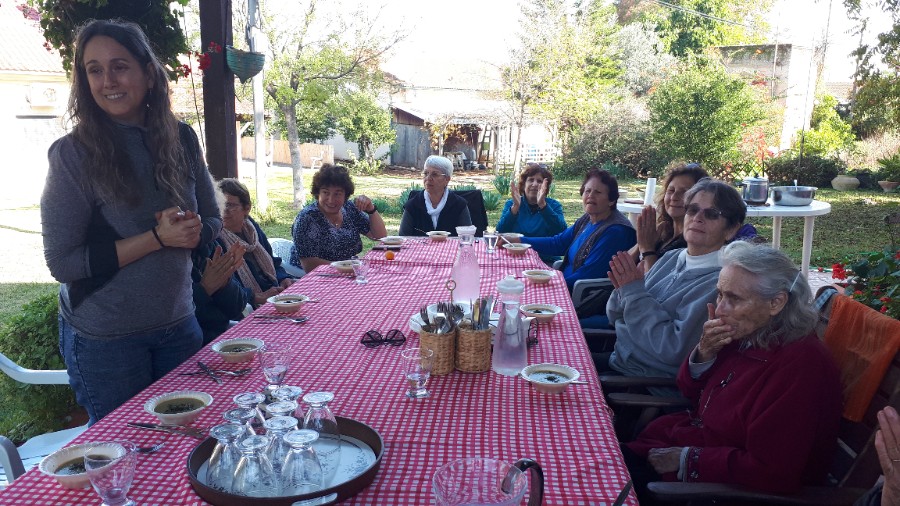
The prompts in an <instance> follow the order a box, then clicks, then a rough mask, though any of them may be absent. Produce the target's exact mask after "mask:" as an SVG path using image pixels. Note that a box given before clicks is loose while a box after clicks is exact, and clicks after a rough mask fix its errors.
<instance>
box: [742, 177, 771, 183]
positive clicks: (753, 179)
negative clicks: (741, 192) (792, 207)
mask: <svg viewBox="0 0 900 506" xmlns="http://www.w3.org/2000/svg"><path fill="white" fill-rule="evenodd" d="M744 182H745V183H768V182H769V179H768V178H765V177H748V178H745V179H744Z"/></svg>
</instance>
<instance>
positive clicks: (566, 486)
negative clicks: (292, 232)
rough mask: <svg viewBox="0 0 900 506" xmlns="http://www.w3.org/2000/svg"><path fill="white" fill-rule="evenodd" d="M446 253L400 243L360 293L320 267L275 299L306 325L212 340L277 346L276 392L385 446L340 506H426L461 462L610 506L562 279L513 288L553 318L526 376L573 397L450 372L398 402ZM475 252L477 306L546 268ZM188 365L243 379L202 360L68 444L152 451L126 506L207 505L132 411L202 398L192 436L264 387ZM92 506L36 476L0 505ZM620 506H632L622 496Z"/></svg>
mask: <svg viewBox="0 0 900 506" xmlns="http://www.w3.org/2000/svg"><path fill="white" fill-rule="evenodd" d="M458 247H459V243H458V241H456V240H455V239H451V240H448V241H444V242H433V241H430V240H427V239H422V238H407V240H406V242H405V243H404V244H403V245H402V247H401V248H400V249H399V250H398V251H396V252H395V255H396V256H395V258H393V259H392V260H388V259H387V258H386V255H385V251H381V250H375V249H373V250H371V251H370V252H369V253H368V254H367V255H366V257H365V258H366V260H367V261H368V263H369V265H370V268H369V274H368V279H369V282H368V283H367V284H357V283H356V282H355V281H354V279H353V278H352V277H351V276H337V274H339V273H338V271H336V270H335V269H334V268H332V267H331V266H321V267H319V268H317V269H315V270H313V271H312V272H310V273H308V274H307V275H306V276H305V277H303V278H302V279H300V280H298V281H297V282H296V283H294V284H293V285H291V286H290V287H289V288H288V289H287V290H286V291H285V293H293V294H304V295H307V296H309V297H311V298H312V299H314V300H316V301H317V302H315V303H306V304H305V305H303V306H302V308H301V309H300V311H299V312H298V313H297V314H298V315H303V316H306V317H308V318H309V319H308V321H306V322H305V323H299V324H298V323H293V322H289V321H286V320H274V321H273V320H270V319H265V318H254V316H259V315H269V314H274V313H275V310H274V307H273V305H272V304H265V305H263V306H261V307H260V308H258V309H257V310H256V311H255V312H254V313H252V314H251V315H250V317H247V318H245V319H244V320H242V321H241V322H240V323H238V324H237V325H236V326H234V327H232V328H231V329H229V330H228V331H227V332H226V333H225V334H223V335H222V336H220V337H219V338H218V339H219V340H222V339H229V338H237V337H253V338H258V339H262V340H263V341H264V342H265V343H267V344H269V345H280V346H290V347H291V350H292V354H293V361H292V363H291V366H290V368H289V370H288V373H287V377H286V380H285V384H287V385H297V386H300V387H302V388H303V389H304V391H305V392H313V391H329V392H333V393H334V400H333V401H332V402H331V403H330V407H331V409H332V411H333V412H334V413H335V415H337V416H342V417H347V418H352V419H354V420H358V421H360V422H363V423H365V424H368V425H369V426H371V427H372V428H374V429H375V430H376V431H378V432H379V434H380V435H381V437H382V439H383V441H384V455H383V459H382V461H381V465H380V469H379V471H378V473H377V475H376V477H375V479H374V481H373V482H372V483H371V485H369V486H368V487H367V488H365V489H363V490H362V491H360V492H359V493H358V494H357V495H355V496H354V497H352V498H350V499H348V500H347V501H345V504H359V505H372V506H375V505H378V506H383V505H426V504H432V503H433V502H434V495H433V493H432V486H431V478H432V475H433V474H434V472H435V470H436V469H438V468H439V467H440V466H442V465H444V464H446V463H448V462H451V461H453V460H456V459H461V458H466V457H489V458H496V459H500V460H504V461H506V462H515V461H516V460H518V459H519V458H523V457H528V458H532V459H535V460H536V461H538V462H539V463H540V465H541V467H542V468H543V472H544V480H545V495H544V504H546V505H567V506H576V505H598V504H607V505H608V504H612V503H613V502H614V501H615V499H616V497H617V496H618V495H619V493H620V492H621V491H622V490H623V488H625V486H626V483H627V482H628V481H629V475H628V471H627V469H626V467H625V465H624V463H623V460H622V454H621V452H620V450H619V446H618V443H617V441H616V437H615V433H614V431H613V426H612V413H611V411H610V410H609V408H608V407H607V405H606V403H605V402H604V399H603V393H602V390H601V388H600V385H599V382H598V377H597V373H596V372H595V370H594V367H593V363H592V361H591V357H590V353H589V351H588V348H587V346H586V344H585V341H584V338H583V336H582V333H581V330H580V327H579V325H578V320H577V317H576V315H575V312H574V309H573V306H572V302H571V300H570V298H569V294H568V292H567V290H566V284H565V281H564V279H563V278H562V275H561V273H559V272H557V273H556V274H555V276H554V277H553V279H552V280H551V282H550V283H549V284H546V285H537V284H532V283H531V282H530V281H527V282H526V288H525V292H524V293H523V295H522V303H549V304H555V305H557V306H560V307H561V308H563V312H562V313H561V314H558V315H557V316H556V317H555V318H554V319H553V320H552V321H551V322H549V323H541V324H539V331H538V343H537V344H536V345H535V346H533V347H531V348H529V351H528V363H529V364H534V363H544V362H552V363H561V364H566V365H569V366H571V367H574V368H575V369H577V370H578V371H580V373H581V379H583V380H586V384H576V385H569V387H568V389H567V390H566V391H565V392H563V393H562V394H559V395H547V394H543V393H539V392H537V391H536V390H535V389H534V388H533V387H532V385H530V384H529V383H528V382H527V381H526V380H524V379H522V378H519V377H508V376H502V375H499V374H497V373H494V372H492V371H487V372H484V373H477V374H472V373H463V372H460V371H454V372H452V373H450V374H448V375H444V376H432V378H431V380H430V381H429V383H428V385H427V388H428V390H429V392H430V393H431V396H430V397H428V398H425V399H409V398H407V397H406V396H405V395H404V394H405V391H406V381H405V379H404V375H403V371H402V365H401V361H400V353H401V351H402V350H403V349H405V348H410V347H415V346H417V345H418V337H417V335H416V334H415V333H414V332H412V330H411V329H410V326H409V320H410V317H411V316H412V315H414V314H416V313H418V311H419V309H420V307H421V306H423V305H426V304H429V303H433V302H437V301H439V300H448V299H449V293H448V292H447V290H446V286H445V285H446V281H447V280H448V279H449V278H450V272H451V268H452V265H453V262H454V259H455V257H456V254H457V251H458ZM475 248H476V251H477V256H478V261H479V266H480V269H481V292H482V294H483V295H488V294H491V295H496V283H497V281H498V280H499V279H501V278H503V277H505V276H507V275H514V276H519V277H521V276H522V271H523V270H525V269H533V268H545V269H546V268H547V267H546V265H544V264H543V262H541V261H540V259H539V258H538V256H537V255H536V254H535V253H534V251H531V250H529V251H528V252H527V254H526V255H524V256H512V255H510V254H509V253H508V252H507V251H506V250H504V249H503V248H498V249H497V250H496V252H495V253H493V254H488V253H487V252H486V251H485V245H484V243H483V242H481V243H476V244H475ZM523 281H525V280H524V279H523ZM262 322H266V323H262ZM391 329H400V330H401V331H402V332H403V333H404V334H405V335H406V336H407V341H406V343H405V344H404V345H403V346H379V347H377V348H367V347H365V346H363V345H362V344H361V343H360V338H361V337H362V335H363V334H364V333H365V332H366V331H368V330H378V331H380V332H381V333H385V332H387V331H388V330H391ZM198 360H199V361H203V362H204V363H206V364H208V365H209V366H210V367H212V368H229V367H230V368H233V369H234V368H238V367H246V366H247V364H246V363H245V364H226V363H224V362H223V361H222V360H221V358H220V357H219V356H218V355H217V354H216V353H215V352H214V351H213V350H212V349H211V347H210V346H206V347H204V348H203V349H201V350H200V351H199V352H198V353H197V354H196V355H195V356H194V357H193V358H192V359H191V360H188V361H186V362H185V363H184V364H182V365H181V366H179V367H178V368H176V369H175V370H174V371H172V372H171V373H169V374H168V375H166V376H165V377H163V378H162V379H160V380H159V381H157V382H155V383H154V384H152V385H151V386H149V387H148V388H146V389H145V390H144V391H142V392H141V393H139V394H137V395H136V396H134V397H133V398H132V399H131V400H129V401H128V402H127V403H125V404H124V405H122V406H121V407H119V408H118V409H116V410H115V411H113V412H112V413H111V414H109V415H108V416H106V417H105V418H103V419H102V420H100V421H99V422H98V423H96V424H95V425H93V426H92V427H90V428H89V429H88V430H87V431H85V432H84V433H83V434H82V435H81V436H79V437H78V438H76V440H75V441H73V443H85V442H92V441H105V440H115V439H127V440H131V441H133V442H134V443H136V444H137V445H139V446H148V445H150V444H152V443H157V442H159V441H165V446H164V447H163V448H162V449H161V450H159V451H158V452H156V453H153V454H148V455H139V462H138V465H137V470H136V475H135V479H134V483H133V485H132V487H131V491H130V492H129V497H130V498H131V499H134V500H135V501H136V502H137V503H138V504H141V505H150V504H159V505H174V504H179V505H181V504H185V505H202V504H207V503H206V502H205V501H204V500H203V499H201V498H200V497H199V496H198V495H197V494H196V493H195V491H194V490H193V489H192V487H191V484H190V481H189V477H188V472H187V470H186V468H187V466H186V462H187V459H188V456H189V454H190V452H191V451H192V450H193V449H194V448H195V447H196V446H197V444H198V442H199V441H198V440H197V439H192V438H189V437H184V436H180V435H174V434H162V433H158V432H150V431H141V430H139V429H133V428H130V427H128V426H127V425H126V423H127V422H149V423H152V422H156V421H157V420H156V418H155V417H154V416H153V415H152V414H150V413H148V412H146V411H145V409H144V404H145V403H146V402H147V400H148V399H150V398H151V397H153V396H156V395H160V394H163V393H166V392H172V391H177V390H200V391H203V392H207V393H209V394H210V395H212V397H213V399H214V400H213V403H212V404H211V405H210V406H209V407H208V408H206V409H205V410H204V411H203V412H202V413H201V414H200V417H199V418H198V419H197V421H196V422H194V424H193V425H195V426H197V427H210V426H213V425H216V424H218V423H221V422H222V414H223V413H224V412H225V411H227V410H229V409H231V408H233V407H235V404H234V402H233V398H234V396H235V395H237V394H239V393H242V392H247V391H260V390H261V389H262V388H263V387H264V385H265V379H264V378H263V376H262V373H261V371H260V369H259V366H258V363H257V362H256V361H254V362H252V363H249V364H250V365H252V367H253V368H254V370H253V372H252V373H251V374H248V375H247V376H244V377H237V378H225V379H224V381H223V382H222V384H216V383H214V382H213V381H212V380H210V379H209V378H207V377H205V376H185V375H182V373H188V372H194V371H196V370H197V361H198ZM236 366H238V367H236ZM99 502H100V500H99V498H98V496H97V495H96V494H95V493H94V492H93V491H92V490H69V489H64V488H62V487H61V486H60V485H59V484H57V482H56V481H55V480H54V479H53V478H52V477H49V476H45V475H43V474H42V473H40V472H39V471H38V470H37V469H34V470H31V471H29V472H28V473H26V474H25V475H23V476H22V477H20V478H19V479H18V480H16V481H15V482H13V483H12V484H11V485H10V486H9V487H8V488H7V489H6V490H4V491H2V492H0V504H29V505H34V506H41V505H58V504H92V505H93V504H99ZM625 504H629V505H635V504H637V499H636V497H635V495H634V492H631V493H630V494H629V496H628V498H627V500H626V501H625Z"/></svg>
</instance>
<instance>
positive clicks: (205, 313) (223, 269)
mask: <svg viewBox="0 0 900 506" xmlns="http://www.w3.org/2000/svg"><path fill="white" fill-rule="evenodd" d="M245 253H246V251H245V250H244V247H243V246H241V244H240V243H235V244H234V246H232V247H231V249H230V250H228V251H227V252H223V250H222V246H221V245H220V244H219V243H218V242H216V241H211V242H209V243H207V244H201V245H200V246H197V247H196V248H194V250H193V251H192V252H191V262H192V264H193V265H192V268H191V280H192V281H193V298H194V315H195V316H196V317H197V323H199V324H200V329H201V330H203V344H204V345H207V344H209V343H210V342H212V340H213V339H215V338H217V337H219V336H220V335H221V334H222V333H223V332H225V331H226V330H228V328H229V327H230V326H231V322H233V321H237V320H241V319H242V318H243V317H244V308H246V307H247V304H250V303H251V302H252V301H253V294H252V293H248V292H249V290H245V289H244V287H243V286H242V285H241V282H240V280H239V279H238V277H237V276H235V275H234V274H235V272H237V270H238V269H239V268H240V267H241V266H242V265H243V263H244V254H245Z"/></svg>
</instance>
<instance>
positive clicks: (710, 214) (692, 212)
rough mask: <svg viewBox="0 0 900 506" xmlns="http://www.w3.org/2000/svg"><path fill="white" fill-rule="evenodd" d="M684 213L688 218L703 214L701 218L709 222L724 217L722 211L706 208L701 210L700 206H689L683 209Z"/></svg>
mask: <svg viewBox="0 0 900 506" xmlns="http://www.w3.org/2000/svg"><path fill="white" fill-rule="evenodd" d="M684 212H685V213H686V214H687V215H688V216H696V215H697V213H703V218H704V219H707V220H709V221H715V220H718V219H719V218H721V217H722V216H724V215H723V214H722V211H719V210H718V209H716V208H715V207H707V208H706V209H703V208H702V207H700V204H690V205H688V206H687V207H686V208H685V209H684Z"/></svg>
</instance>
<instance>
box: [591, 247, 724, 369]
mask: <svg viewBox="0 0 900 506" xmlns="http://www.w3.org/2000/svg"><path fill="white" fill-rule="evenodd" d="M716 255H718V252H716ZM686 256H687V251H685V250H684V249H677V250H672V251H669V252H667V253H666V254H665V255H663V256H662V258H660V259H659V261H658V262H656V263H655V264H654V265H653V268H651V269H650V272H648V273H647V276H646V278H645V279H644V282H643V283H642V282H640V281H635V282H632V283H629V284H627V285H624V286H622V287H620V288H618V289H616V290H614V291H613V293H612V295H611V296H610V298H609V301H608V302H607V304H606V315H607V316H608V317H609V321H610V323H611V324H613V325H615V327H616V346H615V349H614V351H613V353H612V355H611V356H610V358H609V366H610V367H611V368H612V369H614V370H616V371H619V372H621V373H623V374H625V375H628V376H643V377H646V376H662V377H670V378H674V377H675V376H676V375H677V374H678V369H679V368H680V367H681V363H682V362H684V359H685V358H687V356H688V354H689V353H690V352H691V350H692V349H693V348H694V346H696V345H697V343H698V342H699V341H700V334H701V333H702V332H703V323H704V322H706V320H707V318H708V315H709V313H708V311H707V309H706V304H707V303H711V302H715V301H716V283H717V282H718V280H719V271H720V270H721V269H722V268H721V266H720V265H719V263H718V261H716V262H714V263H715V266H714V267H711V266H708V265H707V266H706V267H698V268H695V269H687V268H686V261H685V260H686V259H685V257H686Z"/></svg>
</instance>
